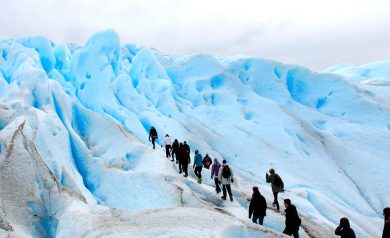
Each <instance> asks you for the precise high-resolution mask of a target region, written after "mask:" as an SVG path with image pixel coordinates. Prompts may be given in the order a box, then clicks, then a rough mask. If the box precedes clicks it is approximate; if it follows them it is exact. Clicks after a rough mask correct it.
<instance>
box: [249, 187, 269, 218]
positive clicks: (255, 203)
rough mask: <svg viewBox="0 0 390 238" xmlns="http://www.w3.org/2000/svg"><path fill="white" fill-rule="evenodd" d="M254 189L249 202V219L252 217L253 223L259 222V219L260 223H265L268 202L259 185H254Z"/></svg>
mask: <svg viewBox="0 0 390 238" xmlns="http://www.w3.org/2000/svg"><path fill="white" fill-rule="evenodd" d="M252 190H253V194H252V198H251V202H250V204H249V219H251V217H252V221H253V223H257V220H258V221H259V224H260V225H263V221H264V217H265V216H266V210H267V202H266V201H265V198H264V197H263V196H262V195H261V194H260V191H259V188H258V187H253V188H252Z"/></svg>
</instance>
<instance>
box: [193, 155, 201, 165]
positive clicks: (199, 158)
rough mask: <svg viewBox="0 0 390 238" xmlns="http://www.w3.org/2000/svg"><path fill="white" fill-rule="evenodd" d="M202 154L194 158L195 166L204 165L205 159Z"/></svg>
mask: <svg viewBox="0 0 390 238" xmlns="http://www.w3.org/2000/svg"><path fill="white" fill-rule="evenodd" d="M202 158H203V157H202V155H201V154H196V155H195V159H194V166H193V167H194V168H195V166H196V167H203V159H202Z"/></svg>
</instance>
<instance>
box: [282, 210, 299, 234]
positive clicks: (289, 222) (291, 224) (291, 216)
mask: <svg viewBox="0 0 390 238" xmlns="http://www.w3.org/2000/svg"><path fill="white" fill-rule="evenodd" d="M284 211H285V212H286V227H287V228H290V229H292V230H295V229H297V228H299V226H300V225H301V218H299V216H298V212H297V208H296V207H295V206H294V205H292V204H291V205H290V206H289V207H288V208H286V210H284Z"/></svg>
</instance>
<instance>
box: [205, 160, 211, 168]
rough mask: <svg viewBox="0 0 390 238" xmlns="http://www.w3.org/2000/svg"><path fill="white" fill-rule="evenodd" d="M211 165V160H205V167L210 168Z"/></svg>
mask: <svg viewBox="0 0 390 238" xmlns="http://www.w3.org/2000/svg"><path fill="white" fill-rule="evenodd" d="M210 165H211V161H210V159H205V161H204V166H205V167H210Z"/></svg>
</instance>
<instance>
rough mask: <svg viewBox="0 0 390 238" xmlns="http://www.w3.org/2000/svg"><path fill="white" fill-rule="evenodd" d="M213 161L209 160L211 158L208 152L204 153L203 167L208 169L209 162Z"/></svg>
mask: <svg viewBox="0 0 390 238" xmlns="http://www.w3.org/2000/svg"><path fill="white" fill-rule="evenodd" d="M212 163H213V161H211V158H210V156H209V154H206V156H205V157H204V158H203V166H204V168H205V169H210V166H211V164H212Z"/></svg>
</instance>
